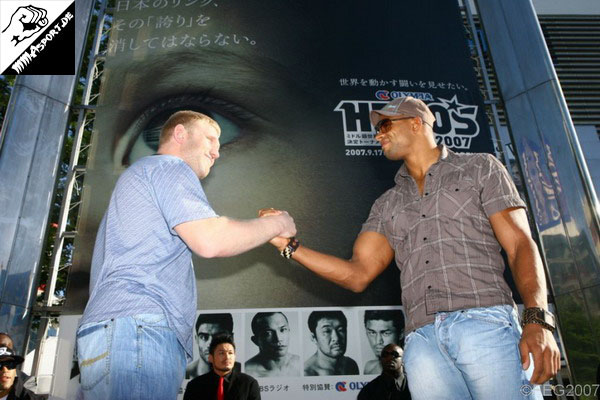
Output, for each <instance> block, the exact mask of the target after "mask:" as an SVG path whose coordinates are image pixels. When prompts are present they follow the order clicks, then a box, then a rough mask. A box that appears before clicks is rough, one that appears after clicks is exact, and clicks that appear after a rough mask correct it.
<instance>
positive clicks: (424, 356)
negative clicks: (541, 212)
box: [260, 97, 560, 400]
mask: <svg viewBox="0 0 600 400" xmlns="http://www.w3.org/2000/svg"><path fill="white" fill-rule="evenodd" d="M371 122H372V123H373V125H375V130H376V132H377V134H376V136H375V138H376V139H377V140H378V141H379V142H380V143H381V147H382V150H383V152H384V154H385V156H386V157H387V158H388V159H390V160H404V164H403V165H402V166H401V167H400V170H399V171H398V173H397V175H396V178H395V182H396V185H395V186H394V187H393V188H392V189H390V190H388V191H387V192H385V193H384V194H383V195H382V196H381V197H380V198H379V199H377V201H375V203H374V204H373V207H372V209H371V213H370V215H369V217H368V219H367V221H366V222H365V223H364V225H363V228H362V231H361V233H360V234H359V236H358V238H357V240H356V242H355V243H354V248H353V255H352V258H351V259H350V260H343V259H340V258H337V257H334V256H330V255H327V254H323V253H319V252H317V251H314V250H311V249H309V248H306V247H304V246H299V245H298V242H297V241H290V240H287V239H283V238H276V239H274V240H273V241H271V243H272V244H273V245H275V246H276V247H278V248H279V249H280V250H285V249H286V248H287V253H286V255H291V257H292V258H293V259H294V260H296V261H298V262H299V263H301V264H303V265H304V266H306V267H307V268H308V269H310V270H312V271H313V272H315V273H317V274H318V275H320V276H322V277H323V278H325V279H328V280H330V281H332V282H334V283H337V284H338V285H340V286H343V287H345V288H348V289H350V290H353V291H355V292H360V291H362V290H364V289H365V288H366V287H367V285H369V283H370V282H371V281H372V280H373V279H375V277H377V276H378V275H379V274H380V273H381V272H382V271H383V270H384V269H385V268H386V267H387V266H388V264H389V263H390V262H391V261H392V259H395V261H396V265H397V266H398V268H399V269H400V280H401V286H402V303H403V306H404V310H405V312H406V317H407V318H406V322H407V323H406V333H407V336H406V338H405V353H404V362H405V366H406V372H407V376H408V384H409V388H410V391H411V395H412V398H413V399H417V400H418V399H423V400H429V399H436V400H439V399H449V400H454V399H471V398H472V399H486V400H487V399H503V400H504V399H523V398H535V399H541V393H540V391H539V389H537V390H536V389H534V388H533V387H532V386H530V383H531V384H541V383H543V382H545V381H546V380H548V379H549V378H550V377H552V376H553V375H555V374H556V372H557V371H558V368H559V366H560V354H559V352H558V347H557V345H556V342H555V340H554V337H553V336H552V331H553V329H554V325H553V321H552V315H551V314H549V313H548V312H547V303H546V301H547V300H546V296H547V295H546V285H545V279H544V273H543V268H542V263H541V259H540V256H539V253H538V250H537V246H536V244H535V242H534V241H533V240H532V238H531V233H530V230H529V225H528V222H527V216H526V214H525V204H524V203H523V201H522V200H521V199H520V198H519V196H518V193H517V191H516V189H515V187H514V184H513V183H512V181H511V180H510V177H509V176H508V173H507V171H506V169H505V168H504V167H503V166H502V164H501V163H500V162H499V161H498V160H497V159H496V158H495V157H493V156H492V155H490V154H462V155H459V154H456V153H454V152H452V151H450V150H449V149H447V148H446V147H444V146H437V145H436V142H435V137H434V134H433V124H434V122H435V117H434V116H433V114H432V113H431V111H430V110H429V108H428V107H427V105H426V104H425V103H423V102H422V101H420V100H416V99H414V98H412V97H404V98H398V99H394V100H392V101H391V102H389V103H388V104H386V105H385V106H384V107H383V108H382V109H381V110H377V111H372V113H371ZM273 213H274V212H273V211H263V212H261V213H260V215H265V216H267V215H272V214H273ZM501 248H503V249H504V250H505V251H506V254H507V255H508V260H509V265H510V268H511V271H512V274H513V277H514V280H515V283H516V286H517V288H518V290H519V293H520V295H521V298H522V299H523V303H524V305H525V307H526V311H525V313H524V317H525V318H524V321H523V322H524V326H523V331H522V335H521V329H520V327H519V321H518V316H517V315H516V309H515V305H514V302H513V300H512V294H511V291H510V289H509V287H508V285H507V284H506V282H505V281H504V278H503V271H504V261H503V259H502V257H501V255H500V250H501ZM530 354H531V356H532V358H533V361H534V362H533V364H532V363H531V362H530ZM532 370H533V371H532Z"/></svg>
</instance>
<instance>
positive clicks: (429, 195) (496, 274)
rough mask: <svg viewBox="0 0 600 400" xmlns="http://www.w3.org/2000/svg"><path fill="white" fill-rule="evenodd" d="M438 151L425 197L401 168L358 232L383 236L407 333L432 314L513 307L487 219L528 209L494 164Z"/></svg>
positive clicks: (493, 160)
mask: <svg viewBox="0 0 600 400" xmlns="http://www.w3.org/2000/svg"><path fill="white" fill-rule="evenodd" d="M441 150H442V154H441V156H440V159H439V160H438V161H437V162H436V163H435V164H433V165H432V166H431V168H430V169H429V171H428V173H427V176H426V178H425V187H424V190H423V195H422V196H421V194H420V193H419V190H418V188H417V185H416V182H415V181H414V179H413V178H412V177H411V176H410V175H409V174H408V171H407V169H406V167H405V166H404V165H403V166H402V167H401V168H400V170H399V171H398V173H397V174H396V178H395V182H396V185H395V186H394V187H393V188H391V189H390V190H388V191H387V192H385V193H384V194H383V195H382V196H381V197H379V198H378V199H377V200H376V201H375V203H374V204H373V207H372V208H371V213H370V214H369V217H368V218H367V221H366V222H365V223H364V224H363V227H362V231H361V232H364V231H373V232H378V233H381V234H383V235H385V237H386V238H387V240H388V241H389V243H390V245H391V247H392V248H393V249H394V251H395V260H396V265H397V266H398V268H399V269H400V283H401V287H402V303H403V306H404V310H405V312H406V317H407V320H406V321H407V324H406V329H407V332H409V331H412V330H415V329H417V328H419V327H421V326H424V325H427V324H429V323H431V322H433V321H434V320H435V314H436V313H437V312H441V311H455V310H460V309H466V308H475V307H489V306H493V305H499V304H513V300H512V294H511V291H510V289H509V287H508V285H507V283H506V281H505V280H504V277H503V272H504V261H503V259H502V256H501V254H500V250H501V247H500V244H499V243H498V241H497V240H496V237H495V236H494V232H493V230H492V226H491V224H490V221H489V217H490V216H491V215H493V214H495V213H496V212H499V211H502V210H505V209H507V208H511V207H523V208H525V203H524V202H523V200H521V198H520V197H519V194H518V192H517V190H516V188H515V186H514V183H513V182H512V180H511V179H510V176H509V175H508V171H507V170H506V168H504V166H503V165H502V164H501V163H500V162H499V161H498V160H497V159H496V158H495V157H494V156H492V155H490V154H484V153H481V154H457V153H454V152H453V151H451V150H448V149H447V148H446V147H444V146H442V147H441Z"/></svg>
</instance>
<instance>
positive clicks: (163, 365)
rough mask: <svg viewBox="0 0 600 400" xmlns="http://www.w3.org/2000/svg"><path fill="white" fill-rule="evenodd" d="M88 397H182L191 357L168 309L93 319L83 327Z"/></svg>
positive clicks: (80, 339) (82, 367) (80, 337)
mask: <svg viewBox="0 0 600 400" xmlns="http://www.w3.org/2000/svg"><path fill="white" fill-rule="evenodd" d="M77 357H78V360H79V371H80V373H81V390H82V392H83V397H84V399H86V400H88V399H98V400H100V399H101V400H108V399H118V400H122V399H132V400H133V399H138V400H147V399H157V400H168V399H176V398H177V392H178V391H179V387H180V386H181V382H182V381H183V376H184V373H185V365H186V357H185V351H184V350H183V347H182V346H181V344H180V343H179V341H178V340H177V337H176V336H175V333H174V332H173V331H172V330H171V328H169V326H168V324H167V320H166V318H165V316H164V315H162V314H140V315H134V316H131V317H124V318H115V319H111V320H107V321H101V322H92V323H89V324H84V325H82V326H81V327H79V329H78V331H77Z"/></svg>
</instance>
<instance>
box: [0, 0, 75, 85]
mask: <svg viewBox="0 0 600 400" xmlns="http://www.w3.org/2000/svg"><path fill="white" fill-rule="evenodd" d="M74 70H75V2H74V1H73V0H28V1H27V2H24V1H15V0H2V1H0V74H2V75H18V74H23V75H71V74H74V72H75V71H74Z"/></svg>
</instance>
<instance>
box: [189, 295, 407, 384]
mask: <svg viewBox="0 0 600 400" xmlns="http://www.w3.org/2000/svg"><path fill="white" fill-rule="evenodd" d="M219 334H230V335H233V337H234V340H235V343H236V360H237V361H236V364H237V365H236V368H240V369H241V370H242V371H243V372H245V373H247V374H249V375H252V376H254V377H257V378H258V377H279V376H290V377H293V376H325V375H327V376H329V375H377V374H380V373H381V365H380V363H379V360H378V357H379V355H380V354H381V350H382V349H383V348H384V347H385V346H386V345H387V344H389V343H396V344H398V345H400V346H402V345H403V340H404V315H403V313H402V308H401V307H385V308H383V307H379V308H376V307H369V308H351V309H281V310H275V309H273V310H269V309H264V310H254V311H252V310H251V311H247V310H234V311H232V312H224V311H214V312H212V311H211V312H204V311H201V312H199V314H198V317H197V319H196V323H195V340H196V344H197V348H196V349H194V360H193V361H192V362H191V363H190V364H189V365H188V366H187V370H186V378H194V377H196V376H199V375H202V374H204V373H206V372H208V371H209V370H210V364H209V362H208V354H209V347H210V343H211V341H212V338H213V337H214V336H216V335H219Z"/></svg>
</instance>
